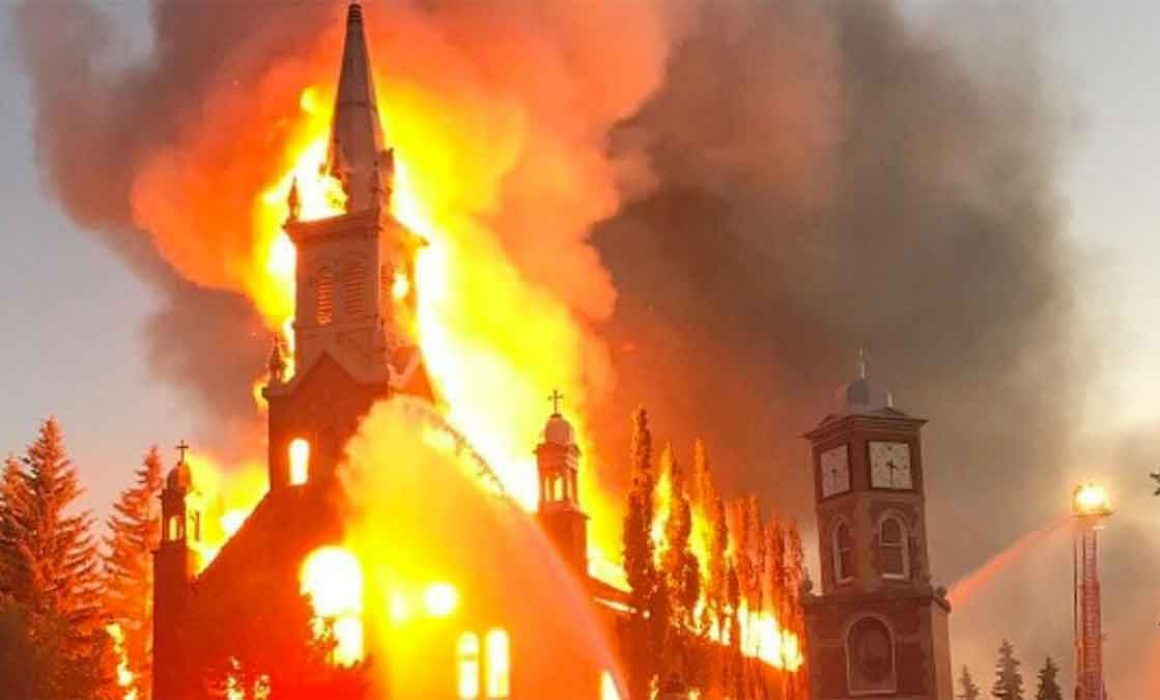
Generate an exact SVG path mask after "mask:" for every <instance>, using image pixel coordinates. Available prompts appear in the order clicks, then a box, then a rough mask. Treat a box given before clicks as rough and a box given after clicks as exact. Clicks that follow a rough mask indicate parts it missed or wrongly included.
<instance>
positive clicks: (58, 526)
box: [5, 418, 113, 699]
mask: <svg viewBox="0 0 1160 700" xmlns="http://www.w3.org/2000/svg"><path fill="white" fill-rule="evenodd" d="M21 466H22V469H21V470H20V471H19V472H18V475H14V474H12V473H11V472H12V471H13V469H12V466H11V464H10V465H9V467H7V468H6V470H5V489H6V491H8V490H9V489H13V488H15V489H16V492H17V493H19V494H20V495H19V496H18V497H17V499H16V500H15V501H11V500H10V499H11V494H10V493H6V495H5V500H6V502H7V503H8V505H7V506H6V509H7V511H8V516H7V518H8V519H9V521H8V524H7V527H9V528H10V532H9V534H8V536H7V541H6V549H8V551H9V554H10V556H11V561H10V566H9V567H8V574H7V575H8V576H9V581H10V584H11V590H10V594H11V597H12V599H13V600H14V601H15V603H17V604H19V605H20V606H21V607H22V608H23V609H24V611H25V612H26V614H27V623H28V627H29V630H30V632H29V637H30V638H31V639H33V640H34V641H35V643H36V655H37V657H38V658H39V659H42V660H43V663H40V664H37V665H36V668H35V669H34V673H31V674H30V677H29V683H30V687H31V694H32V696H33V697H36V698H45V699H56V698H62V699H63V698H77V697H84V698H101V697H104V696H105V695H106V694H107V693H109V692H111V690H112V683H111V682H110V680H111V679H110V678H109V677H108V671H109V670H110V669H112V668H113V666H112V664H111V663H109V661H108V655H107V654H108V650H109V641H110V640H109V638H108V636H107V635H106V633H105V630H104V624H103V619H102V616H101V610H100V581H99V578H98V570H97V566H98V561H99V559H98V555H97V549H96V544H95V543H94V541H93V537H92V534H91V529H92V516H91V515H90V514H89V513H88V512H87V511H76V501H77V499H78V498H80V496H81V494H82V490H81V486H80V483H79V480H78V477H77V472H76V468H75V467H74V466H73V465H72V463H71V462H70V461H69V458H68V454H67V452H66V450H65V446H64V438H63V436H62V434H61V430H60V424H59V423H57V421H56V419H54V418H49V419H48V420H46V421H44V423H43V424H42V425H41V428H40V432H39V435H38V436H37V439H36V441H35V442H33V443H32V444H31V445H30V446H29V447H28V450H27V453H26V455H25V457H24V459H23V464H22V465H21ZM21 481H23V482H24V484H23V485H20V486H17V484H19V483H20V482H21ZM21 501H22V503H21V504H20V505H19V506H18V507H17V508H16V509H15V510H13V508H12V505H11V503H12V502H21Z"/></svg>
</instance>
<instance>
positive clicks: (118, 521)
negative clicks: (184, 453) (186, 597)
mask: <svg viewBox="0 0 1160 700" xmlns="http://www.w3.org/2000/svg"><path fill="white" fill-rule="evenodd" d="M135 477H136V480H135V482H134V485H133V486H132V487H130V488H128V489H125V490H124V491H122V492H121V496H120V498H118V500H117V502H116V503H115V504H114V505H113V514H112V515H110V516H109V519H108V521H107V522H106V527H107V529H108V534H107V535H106V537H105V547H106V553H105V558H104V559H105V567H104V574H105V590H106V607H107V609H108V612H109V614H110V616H111V618H112V621H113V622H114V623H115V624H117V625H119V626H120V628H121V631H122V632H123V634H124V640H125V641H124V649H125V654H126V656H127V660H128V665H129V670H130V671H131V672H132V673H133V675H134V679H135V686H134V687H135V688H136V690H137V697H139V698H145V697H148V688H149V678H150V639H151V637H152V630H153V606H152V600H153V550H155V549H156V548H157V546H158V544H160V541H161V512H160V506H159V502H158V497H159V495H160V493H161V488H162V486H163V485H164V482H163V477H162V464H161V455H160V453H159V452H158V451H157V447H156V446H153V447H152V448H150V450H149V451H148V452H147V453H146V454H145V458H144V460H143V461H142V464H141V468H139V469H137V470H136V472H135Z"/></svg>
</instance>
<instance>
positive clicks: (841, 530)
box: [831, 520, 854, 583]
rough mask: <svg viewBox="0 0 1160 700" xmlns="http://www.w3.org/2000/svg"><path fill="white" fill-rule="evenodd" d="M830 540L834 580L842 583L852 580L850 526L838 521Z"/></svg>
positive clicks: (852, 545)
mask: <svg viewBox="0 0 1160 700" xmlns="http://www.w3.org/2000/svg"><path fill="white" fill-rule="evenodd" d="M832 538H833V540H832V542H831V546H832V547H833V556H834V578H835V579H837V581H838V582H839V583H843V582H845V581H849V580H851V579H853V578H854V541H853V538H852V537H851V534H850V524H849V523H847V522H846V521H845V520H839V521H838V523H837V524H836V525H834V530H833V533H832Z"/></svg>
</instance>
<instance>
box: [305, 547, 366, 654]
mask: <svg viewBox="0 0 1160 700" xmlns="http://www.w3.org/2000/svg"><path fill="white" fill-rule="evenodd" d="M299 580H300V582H301V591H302V593H303V595H307V596H309V597H310V604H311V606H312V608H313V610H314V619H315V634H316V636H317V637H318V638H320V639H324V638H326V637H327V636H332V637H333V639H334V644H335V646H334V650H333V651H332V659H333V661H334V663H336V664H339V665H342V666H351V665H353V664H356V663H358V662H359V661H361V660H362V658H363V653H364V651H363V649H364V644H363V622H362V612H363V577H362V567H361V566H360V565H359V562H358V559H357V558H356V557H355V556H354V554H352V553H351V552H350V550H347V549H345V548H343V547H337V546H330V547H322V548H320V549H316V550H314V551H313V552H311V554H310V555H309V556H307V557H306V560H305V561H304V562H302V570H301V572H300V574H299Z"/></svg>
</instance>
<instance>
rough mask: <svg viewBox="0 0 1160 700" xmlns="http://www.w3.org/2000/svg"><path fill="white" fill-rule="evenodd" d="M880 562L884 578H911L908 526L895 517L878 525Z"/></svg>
mask: <svg viewBox="0 0 1160 700" xmlns="http://www.w3.org/2000/svg"><path fill="white" fill-rule="evenodd" d="M878 562H879V568H880V570H881V572H882V578H893V579H907V578H910V551H909V547H907V536H906V525H904V524H903V522H902V520H901V519H900V518H898V517H897V516H894V515H887V516H886V517H884V518H882V521H881V522H880V523H878Z"/></svg>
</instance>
